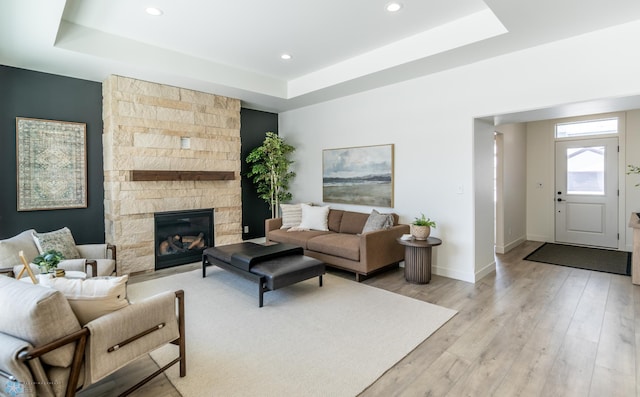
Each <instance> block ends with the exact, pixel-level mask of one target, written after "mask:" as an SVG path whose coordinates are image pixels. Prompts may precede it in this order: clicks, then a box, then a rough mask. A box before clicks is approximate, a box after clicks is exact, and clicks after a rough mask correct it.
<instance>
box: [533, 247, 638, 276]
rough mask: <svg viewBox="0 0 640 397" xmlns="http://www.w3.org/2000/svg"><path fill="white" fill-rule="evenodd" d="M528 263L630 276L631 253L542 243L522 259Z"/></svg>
mask: <svg viewBox="0 0 640 397" xmlns="http://www.w3.org/2000/svg"><path fill="white" fill-rule="evenodd" d="M524 259H525V260H528V261H534V262H542V263H550V264H552V265H560V266H568V267H576V268H579V269H587V270H596V271H599V272H606V273H614V274H621V275H624V276H629V275H631V252H626V251H613V250H606V249H599V248H589V247H577V246H573V245H564V244H553V243H544V244H543V245H542V246H541V247H540V248H538V249H537V250H535V251H533V252H532V253H531V254H529V255H528V256H527V257H525V258H524Z"/></svg>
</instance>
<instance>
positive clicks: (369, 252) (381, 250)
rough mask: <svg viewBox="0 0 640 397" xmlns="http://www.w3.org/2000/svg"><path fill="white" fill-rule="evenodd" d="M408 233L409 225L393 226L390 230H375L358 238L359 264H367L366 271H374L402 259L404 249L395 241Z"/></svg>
mask: <svg viewBox="0 0 640 397" xmlns="http://www.w3.org/2000/svg"><path fill="white" fill-rule="evenodd" d="M405 233H409V225H395V226H392V227H391V228H390V229H385V230H376V231H374V232H369V233H364V234H362V235H361V236H360V262H361V263H366V264H367V271H371V270H376V269H379V268H381V267H384V266H386V265H389V264H391V263H395V262H400V261H402V260H403V259H404V247H403V246H402V245H400V244H398V242H397V241H396V239H397V238H399V237H401V236H402V235H403V234H405Z"/></svg>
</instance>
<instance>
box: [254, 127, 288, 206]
mask: <svg viewBox="0 0 640 397" xmlns="http://www.w3.org/2000/svg"><path fill="white" fill-rule="evenodd" d="M294 150H295V148H294V147H293V146H291V145H289V144H288V143H286V142H285V141H284V139H282V138H281V137H279V136H278V135H276V134H275V133H273V132H267V133H266V136H265V138H264V142H263V143H262V145H261V146H258V147H257V148H255V149H253V150H252V151H251V153H249V155H248V156H247V159H246V162H247V164H249V165H250V168H249V172H247V176H248V177H249V178H251V179H252V180H253V183H254V184H255V185H256V189H257V191H258V195H259V196H260V198H261V199H263V200H264V201H266V202H267V203H268V204H269V205H270V206H271V216H272V217H273V218H276V217H278V216H279V208H280V202H282V201H289V200H291V197H292V196H291V192H289V181H290V180H291V178H293V177H294V176H295V175H296V174H295V172H293V171H291V170H290V169H289V166H290V165H291V164H292V163H293V160H290V159H289V155H290V154H291V153H292V152H293V151H294Z"/></svg>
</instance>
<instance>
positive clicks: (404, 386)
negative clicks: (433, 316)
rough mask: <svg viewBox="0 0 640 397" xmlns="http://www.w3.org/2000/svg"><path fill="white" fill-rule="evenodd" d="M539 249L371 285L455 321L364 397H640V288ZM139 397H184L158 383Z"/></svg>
mask: <svg viewBox="0 0 640 397" xmlns="http://www.w3.org/2000/svg"><path fill="white" fill-rule="evenodd" d="M539 245H540V243H536V242H525V243H524V244H522V245H521V246H519V247H517V248H516V249H514V250H512V251H511V252H509V253H508V254H505V255H497V271H496V273H494V274H490V275H489V276H487V277H485V278H484V279H482V280H480V281H479V282H478V283H476V284H470V283H466V282H462V281H457V280H453V279H449V278H445V277H439V276H433V278H432V280H431V283H430V284H427V285H413V284H409V283H407V282H406V281H405V280H404V277H403V269H397V270H394V271H390V272H386V273H383V274H381V275H378V276H376V277H373V278H371V279H369V280H366V281H364V283H366V284H368V285H371V286H375V287H378V288H383V289H386V290H389V291H393V292H396V293H399V294H402V295H406V296H410V297H413V298H415V299H420V300H423V301H426V302H430V303H434V304H438V305H441V306H445V307H448V308H452V309H455V310H458V314H457V315H456V316H455V317H454V318H453V319H451V320H450V321H449V322H448V323H446V324H445V325H444V326H443V327H442V328H441V329H439V330H438V331H437V332H435V333H434V334H433V335H432V336H431V337H429V338H428V339H427V340H426V341H425V342H423V343H422V344H421V345H419V346H418V347H417V348H416V349H415V350H414V351H413V352H411V353H410V354H409V355H407V356H406V357H405V358H404V359H403V360H401V361H400V362H399V363H398V364H396V365H395V366H394V367H392V368H391V369H390V370H389V371H387V373H385V374H384V375H383V376H382V377H381V378H380V379H378V380H377V381H376V382H375V383H374V384H372V385H371V386H370V387H369V388H368V389H367V390H365V391H364V392H363V393H362V394H361V396H366V397H369V396H545V397H546V396H581V397H582V396H594V397H595V396H634V395H635V396H640V389H639V388H638V386H637V383H638V382H636V377H637V376H638V375H640V354H639V353H640V349H639V348H638V347H637V346H640V286H634V285H632V284H631V279H630V277H625V276H618V275H612V274H606V273H600V272H593V271H588V270H580V269H572V268H567V267H561V266H554V265H547V264H542V263H536V262H528V261H523V260H522V258H523V257H525V256H526V255H527V254H528V253H529V252H531V251H533V250H534V249H535V248H537V247H538V246H539ZM191 269H193V267H191V268H187V269H185V270H191ZM172 272H175V270H173V271H172ZM159 276H162V273H160V272H158V274H155V275H153V276H141V277H138V278H137V280H141V279H146V278H149V277H159ZM132 281H133V282H135V281H136V280H132ZM381 321H384V319H381ZM381 343H384V341H381ZM153 368H154V364H153V361H151V360H150V359H145V360H141V361H139V362H138V363H136V364H135V365H134V366H132V367H130V368H128V370H127V371H126V372H125V373H123V374H118V375H117V376H115V377H112V379H110V380H109V381H108V382H106V383H105V384H104V385H100V387H102V388H103V389H102V393H103V394H101V393H100V390H98V391H97V392H96V390H97V389H95V390H93V391H92V390H89V391H88V392H89V393H83V394H81V395H82V396H109V395H113V390H112V389H113V387H119V388H120V390H122V389H123V388H125V387H126V385H127V384H130V383H135V380H137V379H140V378H141V377H143V376H142V375H141V373H144V372H151V371H152V369H153ZM187 376H188V375H187ZM135 395H136V396H153V397H163V396H179V395H180V394H179V393H178V392H176V391H175V389H173V387H172V386H171V385H170V383H168V381H167V380H166V379H165V378H164V376H160V377H159V378H158V379H157V380H156V381H154V382H153V383H152V384H149V385H147V386H145V387H144V388H143V389H141V390H140V391H139V392H137V393H136V394H135Z"/></svg>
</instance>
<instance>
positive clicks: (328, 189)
mask: <svg viewBox="0 0 640 397" xmlns="http://www.w3.org/2000/svg"><path fill="white" fill-rule="evenodd" d="M322 200H323V201H325V202H329V203H345V204H358V205H371V206H376V207H393V145H392V144H390V145H377V146H360V147H351V148H342V149H325V150H323V151H322Z"/></svg>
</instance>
